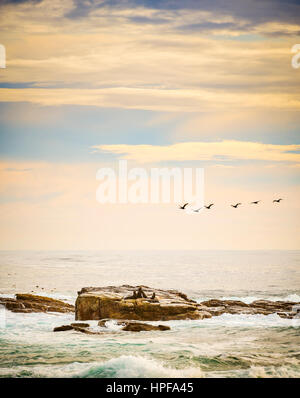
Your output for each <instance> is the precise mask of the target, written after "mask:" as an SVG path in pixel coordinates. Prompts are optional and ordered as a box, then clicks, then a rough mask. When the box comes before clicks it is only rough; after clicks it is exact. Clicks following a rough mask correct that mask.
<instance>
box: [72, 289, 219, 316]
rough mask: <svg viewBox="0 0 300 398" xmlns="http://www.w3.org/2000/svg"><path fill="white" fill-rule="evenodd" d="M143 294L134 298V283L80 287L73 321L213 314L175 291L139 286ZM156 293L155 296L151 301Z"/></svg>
mask: <svg viewBox="0 0 300 398" xmlns="http://www.w3.org/2000/svg"><path fill="white" fill-rule="evenodd" d="M140 288H141V290H142V292H143V294H144V296H146V297H142V298H136V299H133V298H131V297H133V295H134V292H136V291H137V290H138V289H139V287H137V286H129V285H123V286H106V287H96V288H94V287H90V288H83V289H81V291H80V292H79V295H78V297H77V300H76V305H75V319H76V320H82V321H84V320H89V319H90V320H92V319H95V320H100V319H105V318H109V319H121V320H122V319H127V320H140V321H143V320H144V321H167V320H172V319H203V318H210V317H211V316H212V315H211V314H210V313H209V312H208V311H204V309H205V308H206V307H204V306H202V307H201V306H199V305H198V304H197V303H195V302H193V301H192V300H189V299H188V298H187V297H186V296H185V295H184V294H183V293H180V292H178V291H176V290H161V289H153V288H149V287H147V286H140ZM153 293H155V297H156V299H157V301H156V299H155V300H151V299H150V298H147V297H151V295H153Z"/></svg>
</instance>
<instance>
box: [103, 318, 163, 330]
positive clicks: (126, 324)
mask: <svg viewBox="0 0 300 398" xmlns="http://www.w3.org/2000/svg"><path fill="white" fill-rule="evenodd" d="M107 321H111V319H101V320H100V321H99V322H98V326H101V327H106V326H107V325H106V322H107ZM114 321H115V322H116V323H117V325H119V326H123V328H122V330H125V331H130V332H140V331H142V330H144V331H146V330H170V329H171V328H170V327H169V326H166V325H158V326H154V325H150V324H149V323H141V322H136V321H128V320H120V319H115V320H114Z"/></svg>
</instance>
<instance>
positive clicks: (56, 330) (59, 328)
mask: <svg viewBox="0 0 300 398" xmlns="http://www.w3.org/2000/svg"><path fill="white" fill-rule="evenodd" d="M66 330H73V326H71V325H62V326H57V327H56V328H54V329H53V332H65V331H66Z"/></svg>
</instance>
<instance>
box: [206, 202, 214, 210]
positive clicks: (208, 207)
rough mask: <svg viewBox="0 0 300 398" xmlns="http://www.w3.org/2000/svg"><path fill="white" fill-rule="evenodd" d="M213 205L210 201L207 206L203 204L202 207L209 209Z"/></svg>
mask: <svg viewBox="0 0 300 398" xmlns="http://www.w3.org/2000/svg"><path fill="white" fill-rule="evenodd" d="M213 205H214V203H211V204H209V205H208V206H204V207H205V208H206V209H208V210H209V209H210V208H211V206H213Z"/></svg>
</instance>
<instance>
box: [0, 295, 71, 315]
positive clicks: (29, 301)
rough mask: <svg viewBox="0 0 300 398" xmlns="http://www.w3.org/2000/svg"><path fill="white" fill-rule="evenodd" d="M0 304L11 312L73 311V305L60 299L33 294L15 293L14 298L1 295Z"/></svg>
mask: <svg viewBox="0 0 300 398" xmlns="http://www.w3.org/2000/svg"><path fill="white" fill-rule="evenodd" d="M0 304H2V305H4V306H5V308H6V309H8V310H10V311H12V312H22V313H28V312H74V309H75V308H74V306H73V305H71V304H67V303H65V302H63V301H61V300H56V299H52V298H50V297H44V296H36V295H34V294H17V295H16V298H15V299H12V298H6V297H1V298H0Z"/></svg>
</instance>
